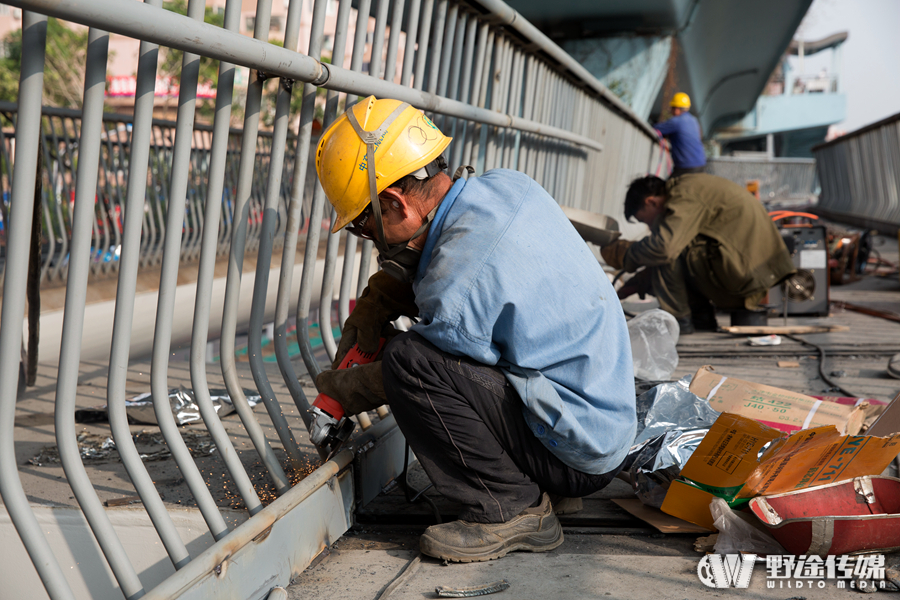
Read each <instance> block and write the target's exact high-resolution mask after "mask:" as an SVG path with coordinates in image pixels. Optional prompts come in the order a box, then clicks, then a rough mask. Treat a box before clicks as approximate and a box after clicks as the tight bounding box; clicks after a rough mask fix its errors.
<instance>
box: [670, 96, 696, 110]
mask: <svg viewBox="0 0 900 600" xmlns="http://www.w3.org/2000/svg"><path fill="white" fill-rule="evenodd" d="M669 106H671V107H672V108H684V109H687V108H690V107H691V98H690V96H688V95H687V94H685V93H684V92H678V93H677V94H675V95H674V96H672V101H671V102H669Z"/></svg>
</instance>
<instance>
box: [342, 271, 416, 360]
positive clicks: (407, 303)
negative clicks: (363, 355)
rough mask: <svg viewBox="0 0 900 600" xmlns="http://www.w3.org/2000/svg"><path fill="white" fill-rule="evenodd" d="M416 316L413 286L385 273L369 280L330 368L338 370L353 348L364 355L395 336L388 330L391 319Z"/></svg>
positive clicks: (390, 328)
mask: <svg viewBox="0 0 900 600" xmlns="http://www.w3.org/2000/svg"><path fill="white" fill-rule="evenodd" d="M418 315H419V308H418V307H417V306H416V295H415V293H413V289H412V284H411V283H406V282H403V281H398V280H397V279H394V278H393V277H391V276H390V275H388V274H387V273H385V272H384V271H378V272H377V273H375V274H374V275H372V276H371V277H370V278H369V285H368V286H367V287H366V289H365V290H363V293H362V295H361V296H360V297H359V300H357V301H356V306H355V307H354V308H353V312H351V313H350V316H349V317H347V321H346V322H345V323H344V328H343V331H342V332H341V342H340V344H339V345H338V349H337V354H336V355H335V357H334V362H333V363H332V368H335V369H336V368H337V367H338V365H339V364H340V363H341V360H342V359H343V358H344V355H346V354H347V352H349V351H350V348H352V347H353V345H354V344H359V349H360V350H362V351H363V352H375V351H376V350H378V341H379V339H380V338H382V337H393V335H396V330H395V329H394V328H393V327H391V326H390V322H391V321H393V320H394V319H397V318H399V317H401V316H406V317H417V316H418ZM392 334H393V335H392Z"/></svg>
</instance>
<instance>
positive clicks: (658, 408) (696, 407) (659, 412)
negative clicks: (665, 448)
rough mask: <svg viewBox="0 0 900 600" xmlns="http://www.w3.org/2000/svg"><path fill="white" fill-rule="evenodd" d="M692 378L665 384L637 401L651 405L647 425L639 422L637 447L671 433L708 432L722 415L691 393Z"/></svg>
mask: <svg viewBox="0 0 900 600" xmlns="http://www.w3.org/2000/svg"><path fill="white" fill-rule="evenodd" d="M691 379H692V377H691V376H690V375H685V376H684V377H682V378H681V379H679V380H678V381H669V382H666V383H661V384H659V385H657V386H656V387H654V388H653V389H651V390H649V391H647V392H644V393H643V394H641V395H640V397H638V399H637V400H636V401H635V402H636V404H637V405H638V406H648V405H649V406H650V409H649V410H648V411H647V415H646V416H645V417H644V422H643V424H642V423H640V422H638V433H637V437H636V438H635V440H634V443H635V445H637V444H640V443H641V442H646V441H647V440H649V439H651V438H654V437H657V436H659V435H661V434H663V433H665V432H667V431H673V430H682V431H683V430H687V429H702V428H706V429H708V428H709V427H710V426H711V425H712V424H713V423H715V422H716V419H718V418H719V415H720V414H721V413H720V412H718V411H717V410H714V409H713V408H712V407H711V406H710V405H709V402H708V401H707V400H705V399H704V398H701V397H700V396H697V395H696V394H694V393H693V392H691V391H690V385H691Z"/></svg>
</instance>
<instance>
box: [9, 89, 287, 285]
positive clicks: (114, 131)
mask: <svg viewBox="0 0 900 600" xmlns="http://www.w3.org/2000/svg"><path fill="white" fill-rule="evenodd" d="M17 110H18V106H17V105H16V104H15V103H11V102H0V114H3V115H6V116H7V118H8V119H9V120H10V121H11V122H12V121H13V119H14V116H15V114H16V112H17ZM42 113H43V119H42V122H43V125H42V130H43V143H42V149H43V155H44V165H45V166H44V185H43V193H42V196H41V203H42V217H43V218H42V221H43V229H44V252H43V253H42V254H43V256H42V261H43V264H42V269H41V279H42V282H43V283H44V284H47V285H54V284H59V283H63V282H65V278H66V273H67V269H66V265H67V264H68V260H69V258H68V257H69V245H70V238H71V236H72V208H73V201H74V186H75V180H76V176H75V167H76V165H77V164H78V163H79V160H78V157H79V152H80V147H79V143H78V136H79V135H80V130H81V119H82V112H81V111H79V110H74V109H65V108H54V107H46V106H45V107H44V108H43V110H42ZM133 121H134V117H133V116H132V115H122V114H116V113H104V115H103V124H102V133H101V146H100V153H101V155H100V159H99V167H98V175H99V178H98V181H97V186H96V190H95V197H94V202H95V207H94V211H95V213H96V214H95V218H94V220H93V221H92V225H91V231H92V233H91V239H92V243H91V247H92V249H91V265H90V271H89V276H90V278H91V279H101V278H108V277H112V276H114V275H115V273H116V272H117V271H118V268H119V260H118V259H119V253H120V252H121V245H122V221H123V215H124V205H125V196H126V189H125V181H124V178H122V177H121V176H120V175H119V173H121V172H124V171H126V170H127V167H128V163H129V160H130V155H131V147H132V140H131V136H132V127H133ZM152 128H153V135H154V138H155V140H156V143H154V144H153V145H152V146H151V150H150V156H151V159H150V160H151V164H150V177H151V179H152V183H153V184H152V185H151V186H148V189H147V193H146V199H145V211H144V213H143V214H144V216H143V220H144V225H143V235H142V240H141V252H140V254H141V265H142V266H155V265H159V264H161V262H160V261H161V258H162V255H161V253H160V251H159V250H160V248H161V247H162V245H164V243H165V230H166V226H165V224H164V217H163V215H164V214H165V210H166V208H165V204H166V201H165V199H166V198H167V197H168V193H159V192H162V190H163V189H168V179H169V177H170V165H171V161H172V152H171V144H170V143H168V142H167V141H166V140H169V141H171V139H172V135H171V133H170V132H174V130H175V122H173V121H163V120H158V119H154V120H153V124H152ZM227 131H228V132H229V133H228V135H229V136H230V140H229V144H230V145H229V151H228V153H227V154H226V157H227V158H226V161H227V162H228V163H230V164H231V165H232V166H233V165H234V163H235V162H236V161H237V153H236V152H235V151H234V150H233V149H232V148H231V145H234V144H235V143H238V144H239V143H240V138H241V135H242V132H241V130H240V129H228V130H227ZM211 135H212V127H211V126H209V125H205V124H202V123H195V124H194V133H193V140H192V145H191V157H190V163H191V165H192V167H191V176H190V179H189V180H188V185H187V192H186V193H187V198H186V211H185V223H184V230H185V234H184V236H183V238H182V243H181V261H182V262H193V261H196V260H198V259H199V253H200V245H201V244H200V240H201V238H202V232H203V230H204V226H205V217H204V214H203V212H204V208H203V206H202V201H201V199H203V198H205V197H206V188H207V184H206V178H204V177H203V175H204V174H205V173H206V170H207V169H208V165H209V147H210V143H211V139H212V137H211ZM0 138H2V139H0V156H2V157H5V158H4V159H3V160H4V161H6V162H4V164H5V166H7V167H9V166H11V164H12V161H11V160H8V159H9V157H10V156H11V155H12V147H13V145H14V141H15V134H14V133H11V134H2V136H0ZM289 139H291V140H293V139H294V136H292V135H291V136H289ZM259 143H260V144H261V146H262V150H261V151H260V152H258V153H257V157H256V162H257V166H256V171H257V172H263V171H265V170H266V162H267V160H268V157H269V156H270V155H271V154H272V149H273V140H272V133H271V132H268V131H267V132H260V142H259ZM281 146H282V147H283V146H284V145H283V144H282V145H281ZM293 152H294V148H293V147H292V146H288V148H287V150H286V151H285V154H284V157H283V163H284V164H285V168H284V171H285V177H284V179H285V180H287V181H288V182H289V181H290V180H291V178H292V176H293V166H294V156H293ZM232 170H233V169H232ZM226 179H227V177H226ZM10 180H11V177H10V176H9V175H7V176H6V177H0V193H2V196H0V219H2V220H4V221H5V220H6V219H5V218H4V215H6V214H7V213H8V210H7V205H8V196H7V192H8V190H9V182H10ZM223 183H225V182H223ZM253 185H254V191H253V192H252V194H251V198H253V202H254V203H258V202H259V200H258V198H259V197H260V193H259V188H260V187H261V186H263V185H265V182H263V181H260V180H259V179H258V178H257V179H255V180H254V184H253ZM233 188H234V184H233V183H232V182H230V181H228V182H227V185H224V186H223V188H222V189H221V190H220V192H219V196H218V201H219V202H220V203H221V204H222V205H223V206H222V209H223V212H224V213H225V218H224V222H220V223H219V224H218V227H219V231H218V238H219V247H218V255H219V256H223V255H225V254H227V252H228V248H229V245H228V244H227V243H222V237H223V236H224V235H227V233H228V232H230V222H231V220H232V219H231V214H230V211H231V201H230V198H231V195H232V192H231V190H232V189H233ZM276 189H277V188H276ZM279 192H280V194H279V198H280V201H279V204H278V208H277V213H278V215H279V216H278V218H279V221H278V222H279V231H278V232H276V236H275V240H276V245H277V244H278V243H279V242H280V236H283V234H284V228H285V227H286V221H285V218H283V217H282V216H281V214H282V211H285V212H286V205H287V201H288V198H289V193H290V192H289V188H288V187H287V186H286V185H285V186H282V189H280V190H279ZM6 234H7V232H6V229H5V227H0V258H2V256H3V255H4V254H5V251H4V250H3V246H4V244H3V240H5V238H6ZM279 234H280V236H279ZM253 235H259V232H256V233H255V234H250V235H249V237H250V238H251V239H252V237H253ZM252 241H253V244H254V245H255V243H256V242H255V240H252ZM3 270H4V269H3V265H2V261H0V282H2V280H3Z"/></svg>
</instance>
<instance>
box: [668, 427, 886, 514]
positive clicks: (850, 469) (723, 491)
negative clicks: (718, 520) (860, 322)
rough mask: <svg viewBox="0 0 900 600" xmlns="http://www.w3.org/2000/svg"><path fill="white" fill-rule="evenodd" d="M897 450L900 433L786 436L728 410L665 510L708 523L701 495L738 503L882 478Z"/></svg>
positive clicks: (821, 430)
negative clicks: (886, 435) (838, 483)
mask: <svg viewBox="0 0 900 600" xmlns="http://www.w3.org/2000/svg"><path fill="white" fill-rule="evenodd" d="M898 452H900V433H895V434H893V435H891V436H889V437H874V436H852V435H841V434H840V433H838V431H837V430H836V429H835V428H834V427H833V426H830V425H829V426H826V427H816V428H814V429H806V430H803V431H798V432H796V433H793V434H790V435H786V434H784V433H783V432H781V431H778V430H776V429H773V428H771V427H767V426H766V425H764V424H762V423H760V422H758V421H755V420H753V419H750V418H747V417H743V416H741V415H736V414H731V413H724V414H722V415H721V416H720V417H719V418H718V419H716V422H715V423H714V424H713V426H712V427H711V428H710V430H709V433H707V434H706V437H704V438H703V441H702V442H700V445H699V446H698V447H697V450H695V451H694V454H693V455H692V456H691V458H690V459H689V460H688V462H687V464H685V466H684V468H683V469H682V470H681V478H682V479H683V480H684V481H682V482H673V483H672V485H671V486H670V487H669V491H668V493H667V494H666V499H665V501H664V502H663V505H662V510H663V512H665V513H668V514H670V515H672V516H675V517H678V518H681V519H684V520H685V521H690V522H691V523H695V524H697V525H703V526H708V525H709V523H710V522H711V517H710V515H709V500H711V499H712V498H711V496H706V495H698V491H701V492H706V493H708V494H712V495H715V496H719V497H721V498H724V499H725V500H726V501H728V503H729V504H731V505H732V506H739V505H742V504H744V503H746V501H748V500H749V499H750V498H753V497H755V496H765V495H773V494H781V493H783V492H789V491H792V490H798V489H802V488H807V487H813V486H817V485H825V484H828V483H835V482H838V481H844V480H847V479H853V478H854V477H861V476H863V475H877V474H879V473H881V472H882V471H883V470H884V469H885V467H887V465H888V464H889V463H890V462H891V460H893V459H894V457H895V456H897V454H898ZM704 503H705V504H704Z"/></svg>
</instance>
